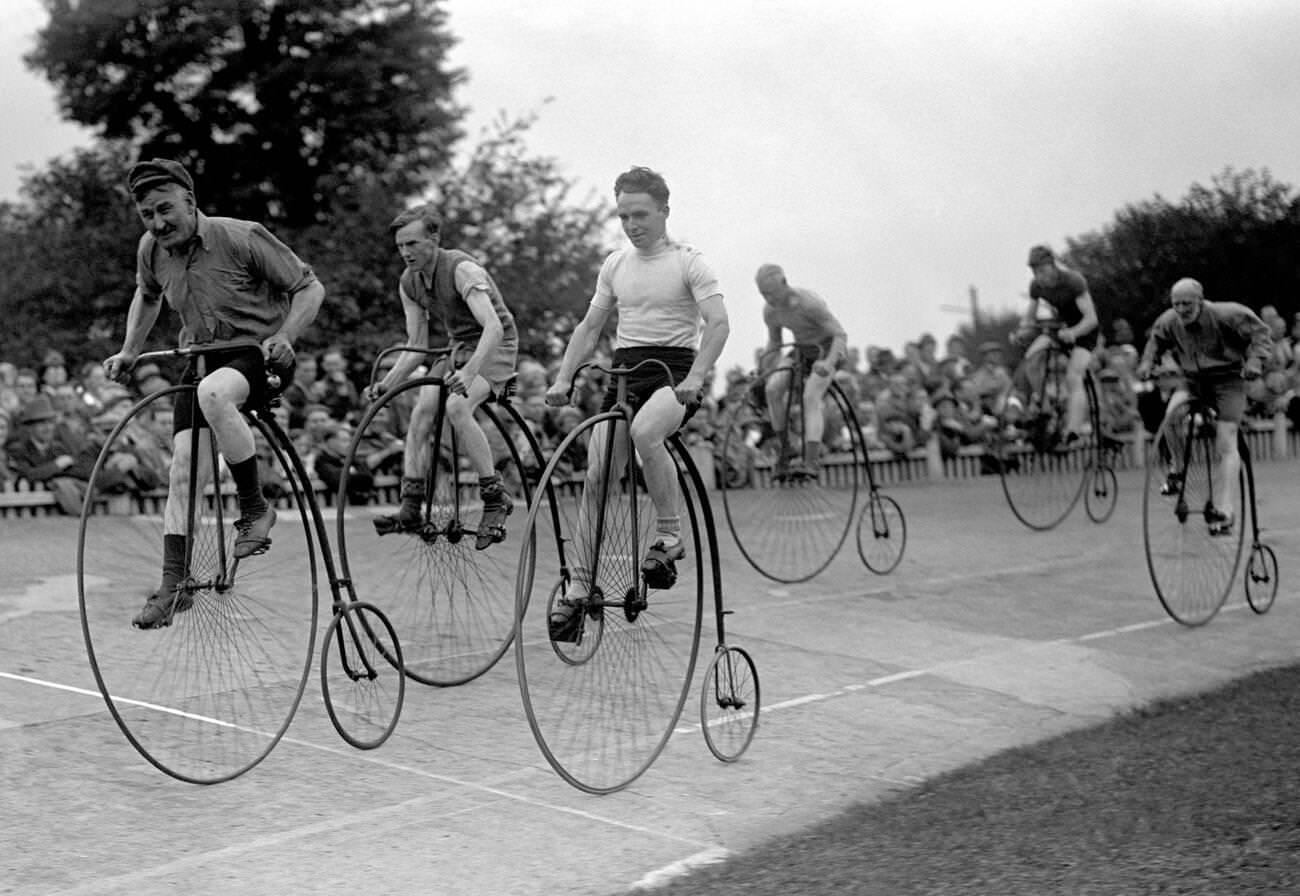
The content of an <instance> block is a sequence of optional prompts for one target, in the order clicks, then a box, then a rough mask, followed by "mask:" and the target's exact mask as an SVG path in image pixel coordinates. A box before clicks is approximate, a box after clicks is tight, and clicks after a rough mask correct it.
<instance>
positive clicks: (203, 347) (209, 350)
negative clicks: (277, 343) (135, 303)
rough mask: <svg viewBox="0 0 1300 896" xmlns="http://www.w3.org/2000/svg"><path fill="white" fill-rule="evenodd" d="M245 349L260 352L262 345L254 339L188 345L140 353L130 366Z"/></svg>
mask: <svg viewBox="0 0 1300 896" xmlns="http://www.w3.org/2000/svg"><path fill="white" fill-rule="evenodd" d="M247 348H255V349H257V350H258V351H261V350H262V343H260V342H258V341H257V340H256V339H230V340H227V341H225V342H195V343H191V344H190V345H185V346H178V347H177V348H163V349H158V350H157V351H152V352H141V353H140V354H138V355H136V356H135V362H134V363H133V364H132V365H131V366H132V367H134V366H135V365H136V364H139V363H140V362H141V361H150V360H153V359H155V358H190V357H193V356H194V355H208V354H214V353H216V352H230V351H239V350H241V349H247Z"/></svg>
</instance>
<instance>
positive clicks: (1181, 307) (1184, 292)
mask: <svg viewBox="0 0 1300 896" xmlns="http://www.w3.org/2000/svg"><path fill="white" fill-rule="evenodd" d="M1204 302H1205V299H1204V297H1202V296H1201V294H1200V293H1199V292H1196V291H1195V290H1192V289H1177V290H1174V292H1173V293H1172V294H1171V295H1170V297H1169V304H1170V305H1172V306H1173V308H1174V313H1175V314H1177V315H1178V319H1179V320H1181V321H1182V322H1183V323H1185V324H1190V323H1192V322H1193V321H1194V320H1196V318H1198V317H1200V315H1201V305H1202V304H1204Z"/></svg>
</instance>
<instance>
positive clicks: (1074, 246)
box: [1066, 168, 1300, 332]
mask: <svg viewBox="0 0 1300 896" xmlns="http://www.w3.org/2000/svg"><path fill="white" fill-rule="evenodd" d="M1067 245H1068V252H1067V254H1066V258H1067V262H1068V263H1069V264H1071V265H1072V266H1074V267H1076V268H1077V269H1078V270H1080V271H1081V272H1083V274H1084V275H1085V276H1086V277H1087V278H1088V285H1089V288H1090V290H1091V292H1092V296H1093V299H1094V300H1095V301H1096V303H1097V309H1098V315H1099V317H1100V318H1101V322H1102V326H1103V328H1108V327H1109V326H1110V324H1111V323H1113V322H1114V320H1115V319H1117V318H1121V317H1123V318H1126V319H1127V320H1128V321H1129V323H1130V324H1132V325H1133V327H1134V329H1135V331H1138V332H1141V331H1143V330H1145V329H1146V328H1147V327H1148V326H1150V324H1151V322H1152V321H1154V320H1155V318H1156V316H1157V315H1158V314H1159V313H1160V312H1161V311H1162V310H1164V309H1165V308H1166V307H1168V293H1169V287H1170V286H1172V285H1173V283H1174V281H1176V280H1178V279H1179V278H1181V277H1195V278H1196V279H1198V280H1200V281H1201V282H1202V283H1203V284H1204V285H1205V292H1206V297H1207V298H1209V299H1211V300H1216V299H1217V300H1222V301H1235V302H1241V303H1242V304H1245V305H1248V306H1250V307H1252V308H1254V309H1256V310H1259V308H1260V307H1262V306H1263V305H1268V304H1272V305H1275V306H1277V308H1278V310H1279V311H1280V312H1282V314H1283V315H1286V316H1287V317H1288V319H1290V316H1291V315H1293V314H1294V313H1295V312H1297V311H1300V253H1297V252H1296V250H1295V247H1296V246H1297V245H1300V199H1298V198H1297V196H1296V193H1295V190H1294V188H1293V187H1291V186H1289V185H1287V184H1283V183H1280V182H1278V181H1276V180H1274V179H1273V177H1272V176H1271V175H1270V174H1269V172H1268V171H1267V170H1263V171H1255V170H1250V169H1248V170H1245V171H1234V170H1232V169H1231V168H1229V169H1226V170H1224V171H1223V172H1222V173H1220V174H1219V175H1217V176H1216V177H1214V178H1213V179H1212V181H1211V183H1210V185H1209V186H1202V185H1199V184H1194V185H1193V186H1192V187H1191V188H1190V189H1189V190H1188V192H1187V195H1186V196H1184V197H1183V198H1182V199H1181V200H1179V201H1177V202H1171V201H1169V200H1167V199H1165V198H1163V197H1161V196H1159V195H1157V196H1155V197H1154V198H1152V199H1148V200H1145V201H1142V202H1138V203H1134V204H1132V205H1128V206H1125V207H1124V208H1123V209H1121V210H1120V211H1119V212H1118V213H1117V214H1116V216H1115V220H1114V221H1112V222H1111V223H1110V224H1108V225H1107V226H1105V227H1104V228H1102V229H1101V230H1098V231H1095V232H1092V233H1088V234H1085V235H1083V236H1081V237H1078V238H1074V239H1070V240H1068V241H1067Z"/></svg>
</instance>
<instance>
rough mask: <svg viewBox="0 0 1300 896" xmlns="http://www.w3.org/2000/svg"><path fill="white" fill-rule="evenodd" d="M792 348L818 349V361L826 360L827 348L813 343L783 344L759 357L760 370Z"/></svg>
mask: <svg viewBox="0 0 1300 896" xmlns="http://www.w3.org/2000/svg"><path fill="white" fill-rule="evenodd" d="M791 348H799V349H802V348H815V349H817V360H818V361H825V360H826V348H825V346H821V345H815V344H813V343H811V342H783V343H781V344H780V345H778V346H777V347H776V348H772V349H768V350H767V351H765V352H763V354H761V355H759V356H758V369H759V370H762V369H763V367H764V365H766V364H767V361H768V359H770V358H773V357H779V356H780V355H781V353H782V352H784V351H785V350H786V349H791Z"/></svg>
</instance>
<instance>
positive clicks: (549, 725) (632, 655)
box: [515, 411, 706, 794]
mask: <svg viewBox="0 0 1300 896" xmlns="http://www.w3.org/2000/svg"><path fill="white" fill-rule="evenodd" d="M622 420H623V417H622V415H621V414H620V413H619V412H618V411H611V412H607V413H603V414H597V415H596V416H594V417H591V418H589V419H588V420H586V421H584V422H583V423H581V424H579V425H578V427H576V428H575V429H574V430H573V431H572V432H570V433H569V435H568V436H566V437H565V439H564V440H563V441H561V443H560V445H559V446H558V447H557V448H556V449H555V451H554V453H553V454H552V456H551V460H550V462H549V463H548V464H547V466H546V469H545V470H544V471H543V474H542V482H543V483H549V484H551V485H552V486H553V488H554V493H555V501H554V503H549V502H548V501H547V500H546V498H545V497H544V495H543V492H542V490H538V492H536V493H535V494H534V497H533V501H532V503H531V504H530V506H529V510H528V515H527V525H528V529H529V532H530V535H529V536H528V537H526V538H524V539H523V546H522V548H521V551H520V558H519V579H518V583H517V589H516V608H517V609H516V619H515V626H516V628H515V645H516V646H515V662H516V670H517V673H518V679H519V689H520V695H521V698H522V700H523V703H524V710H525V714H526V716H527V718H528V725H529V728H530V729H531V731H532V732H533V737H534V739H535V740H536V742H537V745H538V748H539V749H540V750H541V752H542V754H543V756H544V757H545V758H546V760H547V762H548V763H549V764H550V766H551V767H552V768H553V769H554V770H555V772H556V773H557V774H559V775H560V776H561V777H562V778H563V779H564V780H565V781H567V782H568V783H569V784H571V785H573V786H574V787H577V788H578V789H580V790H583V791H586V792H588V793H596V794H601V793H612V792H614V791H617V790H621V789H623V788H625V787H627V786H628V785H629V784H631V783H632V782H633V781H635V780H636V779H637V778H639V777H640V776H641V775H642V774H644V773H645V771H646V770H647V769H649V767H650V766H651V765H652V764H653V763H654V761H655V759H656V758H658V756H659V754H660V753H661V752H662V751H663V749H664V747H665V746H666V745H667V743H668V740H669V738H670V737H671V736H672V733H673V728H674V726H675V725H676V724H677V721H678V719H679V718H680V717H681V713H682V709H683V707H684V705H685V702H686V699H687V696H688V694H689V691H690V686H691V682H692V679H693V676H694V670H695V663H696V658H697V655H698V651H699V640H700V626H701V611H702V606H703V595H704V586H705V581H704V580H705V577H706V576H705V573H704V563H705V560H706V555H705V554H704V550H705V545H704V538H703V537H702V536H703V534H704V533H702V532H701V531H700V524H699V520H700V513H699V509H698V507H697V502H698V501H700V500H703V499H704V498H703V496H700V495H697V494H696V493H695V490H694V487H693V485H691V483H692V481H693V480H692V478H690V477H687V476H685V475H683V471H684V470H689V469H690V467H689V464H690V458H689V456H688V455H687V454H686V452H685V449H684V448H683V447H682V445H681V442H680V441H679V440H677V439H675V438H674V439H671V440H670V441H669V451H670V453H671V456H672V457H673V459H674V462H675V463H676V465H677V467H678V482H679V486H680V487H681V495H682V504H683V505H684V507H685V511H686V512H685V513H684V514H683V516H682V523H683V531H682V537H683V542H684V544H685V545H686V547H687V554H686V557H685V558H683V559H682V560H679V561H677V582H676V584H675V586H673V587H672V588H671V589H666V590H655V589H650V588H649V587H648V586H647V585H646V583H645V581H644V579H643V578H642V576H641V574H640V564H641V558H642V557H643V556H644V555H645V551H646V549H647V547H648V546H649V542H650V536H651V534H652V530H653V525H652V522H651V521H652V520H653V519H654V516H653V514H654V511H653V505H652V504H651V502H650V500H649V498H648V497H647V496H646V495H645V493H644V490H643V489H642V488H641V487H640V485H639V484H638V481H637V480H638V476H637V473H636V470H635V469H633V471H632V475H631V476H622V477H620V481H618V482H613V481H610V482H608V483H598V484H597V487H600V486H601V485H606V484H607V485H608V486H609V488H608V491H607V492H605V498H604V499H603V501H602V500H601V499H598V498H595V497H593V498H592V499H591V500H592V502H593V511H594V512H595V514H596V518H597V522H596V523H595V524H593V525H585V524H583V523H580V521H579V516H578V512H579V508H580V507H581V506H582V501H583V495H584V493H585V490H586V488H587V484H586V480H585V479H583V480H581V481H572V480H563V481H562V480H561V478H560V477H559V475H558V468H559V465H560V463H561V460H562V459H563V457H564V455H565V454H566V453H567V451H568V449H570V448H571V447H572V446H573V445H574V444H584V443H583V442H582V441H580V440H583V439H585V438H587V437H588V436H589V435H591V434H592V433H594V432H595V431H596V428H597V427H602V426H603V427H607V430H606V433H605V436H604V437H605V438H609V437H610V436H614V437H617V438H622V437H623V434H622V432H621V431H614V422H615V421H620V422H621V421H622ZM619 429H620V430H621V427H620V428H619ZM611 451H612V449H611ZM610 466H612V464H611V465H610ZM610 466H607V467H606V469H607V470H608V469H610ZM602 506H603V508H604V509H603V513H602V511H601V510H600V509H599V508H600V507H602ZM602 525H603V533H602V538H601V540H600V542H599V543H598V544H596V543H593V541H594V539H593V537H592V535H591V533H592V532H593V531H596V530H599V529H600V528H601V526H602ZM579 568H583V569H586V570H587V571H588V572H587V577H588V578H592V579H593V580H594V581H593V586H594V587H593V589H592V593H593V594H597V595H599V596H602V597H603V602H600V603H593V604H592V605H591V606H589V607H587V608H585V609H583V610H580V612H583V613H584V617H586V616H590V615H599V616H600V617H601V622H600V624H601V630H600V637H599V643H598V645H597V646H596V647H595V648H593V649H592V650H590V651H589V653H588V654H587V655H585V656H584V657H583V658H582V661H581V662H573V661H571V660H570V659H566V658H564V657H562V656H560V655H558V654H557V651H556V650H555V649H554V647H553V646H552V645H553V642H552V639H551V637H550V634H549V631H548V625H547V616H546V613H547V608H548V605H549V604H550V603H551V595H553V593H554V592H555V590H556V589H557V588H559V589H560V590H562V591H564V592H565V593H568V589H569V588H571V587H572V583H573V581H574V577H575V571H576V570H578V569H579ZM593 569H594V575H593V574H592V572H591V570H593ZM641 599H644V606H642V605H641V604H640V600H641ZM633 609H635V612H633V611H632V610H633ZM577 637H578V638H579V639H580V640H579V642H578V643H579V644H581V643H582V642H581V639H582V638H583V637H585V629H584V630H583V631H580V632H579V634H578V635H577Z"/></svg>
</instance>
